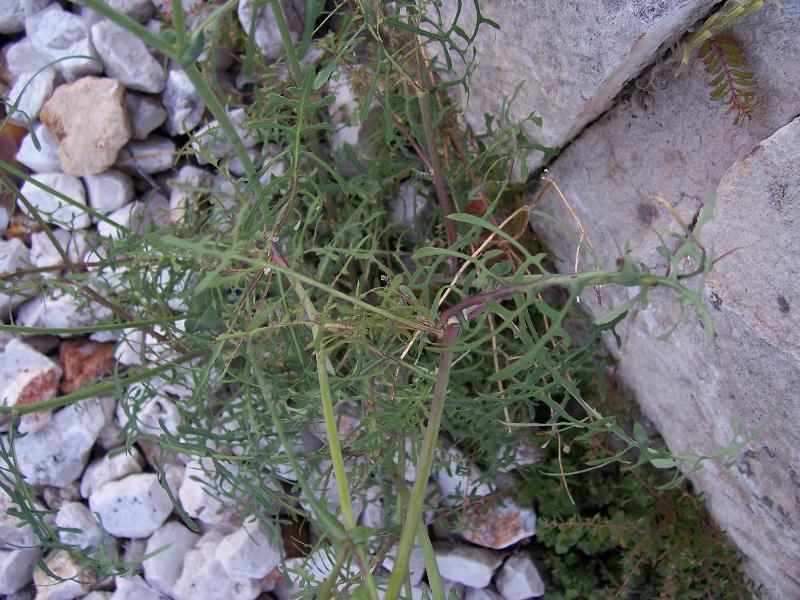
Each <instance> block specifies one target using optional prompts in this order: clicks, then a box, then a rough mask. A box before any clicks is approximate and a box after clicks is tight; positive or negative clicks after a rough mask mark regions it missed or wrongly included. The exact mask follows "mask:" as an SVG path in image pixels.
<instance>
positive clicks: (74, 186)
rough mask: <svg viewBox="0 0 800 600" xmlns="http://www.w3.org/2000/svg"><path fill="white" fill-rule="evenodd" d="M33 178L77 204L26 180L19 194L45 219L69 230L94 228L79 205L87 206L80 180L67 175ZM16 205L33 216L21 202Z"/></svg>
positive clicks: (18, 201)
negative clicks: (90, 226)
mask: <svg viewBox="0 0 800 600" xmlns="http://www.w3.org/2000/svg"><path fill="white" fill-rule="evenodd" d="M32 179H34V180H35V181H38V182H39V183H41V184H42V185H44V186H47V187H50V188H52V189H54V190H55V191H56V192H59V193H60V194H62V195H64V196H67V197H68V198H70V199H72V200H74V201H75V202H76V203H77V205H78V206H76V205H73V204H69V203H67V202H66V201H64V200H62V199H61V198H60V197H59V196H56V195H55V194H51V193H50V192H48V191H46V190H44V189H42V188H41V187H39V186H38V185H36V184H35V183H32V182H30V181H26V182H25V183H23V184H22V187H21V188H20V192H21V193H22V195H23V196H25V198H26V199H27V200H28V202H29V203H30V204H31V205H32V206H33V207H34V208H36V209H37V210H38V211H39V213H40V214H41V216H42V218H43V219H45V220H46V221H50V222H51V223H56V224H58V225H61V226H62V227H66V228H67V229H72V228H75V229H84V228H86V227H89V225H91V220H90V219H89V215H88V214H86V212H85V211H84V210H82V209H81V208H80V205H83V206H85V205H86V192H85V191H84V189H83V184H82V183H81V181H80V179H78V178H77V177H73V176H72V175H66V174H64V173H40V174H39V175H36V176H34V177H33V178H32ZM17 206H18V207H19V209H20V210H21V211H22V212H23V213H25V214H26V215H28V216H31V214H30V212H29V211H28V208H27V207H26V206H25V204H23V203H22V201H21V200H17Z"/></svg>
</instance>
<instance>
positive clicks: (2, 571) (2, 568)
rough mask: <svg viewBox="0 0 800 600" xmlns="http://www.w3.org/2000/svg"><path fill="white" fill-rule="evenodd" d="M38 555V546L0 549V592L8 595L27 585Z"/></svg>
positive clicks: (31, 576) (39, 552)
mask: <svg viewBox="0 0 800 600" xmlns="http://www.w3.org/2000/svg"><path fill="white" fill-rule="evenodd" d="M40 555H41V550H39V548H17V549H14V550H0V594H8V595H9V596H7V597H10V595H11V594H13V593H15V592H18V591H19V590H21V589H22V588H23V587H25V586H26V585H28V584H29V583H30V582H31V579H32V578H33V570H34V568H36V561H37V560H39V556H40Z"/></svg>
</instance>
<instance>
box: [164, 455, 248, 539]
mask: <svg viewBox="0 0 800 600" xmlns="http://www.w3.org/2000/svg"><path fill="white" fill-rule="evenodd" d="M225 468H226V469H228V470H229V471H231V472H233V473H234V474H236V472H237V471H238V469H237V467H236V465H235V464H233V463H229V464H225ZM226 493H230V489H229V487H228V484H226V483H225V482H223V481H221V480H220V479H219V478H217V477H215V467H214V463H213V462H212V461H211V459H210V458H201V459H200V460H199V461H198V460H197V459H192V460H190V461H189V462H188V463H187V465H186V470H185V472H184V478H183V484H182V485H181V489H180V490H179V492H178V496H179V498H180V501H181V505H182V506H183V509H184V510H185V511H186V513H187V514H188V515H189V516H190V517H192V518H194V519H198V520H200V521H202V522H203V523H205V524H206V525H209V526H212V527H217V528H218V529H225V530H227V531H228V532H231V531H233V530H234V529H235V526H236V523H235V512H234V510H233V507H232V506H230V502H226V500H225V494H226Z"/></svg>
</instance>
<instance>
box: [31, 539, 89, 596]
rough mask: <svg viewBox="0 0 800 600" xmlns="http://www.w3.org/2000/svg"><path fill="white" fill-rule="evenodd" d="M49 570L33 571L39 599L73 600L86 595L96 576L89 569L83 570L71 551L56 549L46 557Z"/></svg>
mask: <svg viewBox="0 0 800 600" xmlns="http://www.w3.org/2000/svg"><path fill="white" fill-rule="evenodd" d="M45 564H46V565H47V568H48V570H49V571H50V572H51V573H53V575H55V576H56V577H53V576H52V575H49V574H48V573H46V572H45V571H44V570H43V569H39V568H37V569H36V571H34V573H33V582H34V583H35V584H36V598H37V600H40V599H41V600H72V598H78V597H80V596H84V595H86V593H87V592H88V591H89V590H90V589H91V588H92V586H93V585H94V583H95V576H94V574H93V573H92V572H91V571H90V570H89V569H85V570H81V567H80V565H79V564H78V562H77V561H76V560H75V557H74V556H72V555H71V554H70V553H69V552H66V551H64V550H56V551H54V552H53V553H51V554H50V555H49V556H48V557H47V558H46V559H45Z"/></svg>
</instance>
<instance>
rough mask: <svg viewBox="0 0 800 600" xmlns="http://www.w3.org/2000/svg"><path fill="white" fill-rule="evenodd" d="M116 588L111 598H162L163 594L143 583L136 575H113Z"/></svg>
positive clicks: (113, 599)
mask: <svg viewBox="0 0 800 600" xmlns="http://www.w3.org/2000/svg"><path fill="white" fill-rule="evenodd" d="M114 584H115V585H116V588H117V589H115V590H114V593H113V594H111V600H164V596H162V595H161V594H160V593H158V592H157V591H156V590H154V589H153V588H152V587H150V586H149V585H147V583H145V581H144V579H142V578H141V577H139V576H138V575H134V576H133V577H120V576H119V575H117V576H116V577H114Z"/></svg>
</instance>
